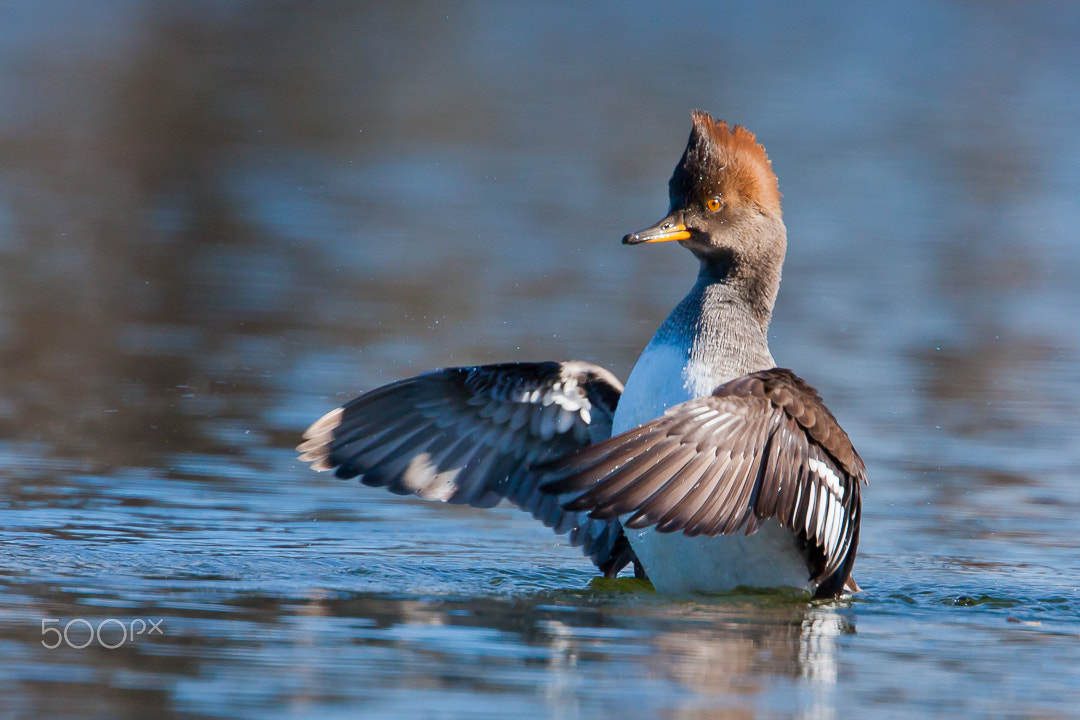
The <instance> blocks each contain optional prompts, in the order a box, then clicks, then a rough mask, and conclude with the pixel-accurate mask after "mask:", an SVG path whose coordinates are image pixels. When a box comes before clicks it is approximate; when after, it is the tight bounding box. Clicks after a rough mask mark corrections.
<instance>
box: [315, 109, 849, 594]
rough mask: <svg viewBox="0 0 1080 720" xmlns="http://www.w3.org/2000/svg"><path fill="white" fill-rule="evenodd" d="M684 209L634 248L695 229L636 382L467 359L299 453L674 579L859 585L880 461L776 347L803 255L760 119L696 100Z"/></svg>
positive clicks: (320, 427)
mask: <svg viewBox="0 0 1080 720" xmlns="http://www.w3.org/2000/svg"><path fill="white" fill-rule="evenodd" d="M691 121H692V125H691V130H690V136H689V139H688V140H687V144H686V148H685V150H684V151H683V154H682V157H681V158H680V160H679V162H678V164H677V165H676V167H675V171H674V173H673V174H672V176H671V179H670V180H669V182H668V199H669V208H668V212H667V214H666V215H665V216H664V217H663V218H662V219H661V220H660V221H659V222H657V223H655V224H654V225H652V226H650V227H648V228H645V229H643V230H639V231H637V232H633V233H630V234H628V235H626V236H625V237H624V238H623V240H622V242H623V244H624V245H629V246H637V245H646V244H654V243H663V242H677V243H678V244H680V245H682V246H683V247H684V248H686V249H687V250H689V251H690V252H691V253H693V255H694V256H695V258H696V259H697V260H698V263H699V268H698V274H697V278H696V280H695V282H694V285H693V286H692V287H691V288H690V291H689V292H688V293H687V295H686V296H685V297H684V298H683V300H682V301H681V302H680V303H679V304H678V305H677V306H676V307H675V309H674V310H672V311H671V313H670V314H669V315H668V317H667V319H665V320H664V322H663V323H662V324H661V325H660V328H659V329H658V330H657V331H656V334H655V335H653V337H652V339H651V340H650V341H649V343H648V344H647V345H646V347H645V349H644V350H643V351H642V353H641V356H640V357H639V359H638V360H637V362H636V364H635V365H634V367H633V369H632V371H631V373H630V376H629V378H628V379H627V382H626V385H625V387H624V386H623V384H622V383H621V382H620V381H619V379H618V378H617V377H616V376H615V375H614V374H613V373H611V372H610V371H609V370H607V369H606V368H603V367H601V366H599V365H595V364H593V363H588V362H583V361H579V360H570V361H563V362H531V363H529V362H525V363H502V364H492V365H478V366H472V367H451V368H443V369H437V370H433V371H430V372H427V373H424V374H421V375H419V376H416V377H412V378H407V379H403V380H399V381H397V382H394V383H390V384H388V385H385V386H383V387H379V388H376V389H373V390H370V391H368V392H366V393H363V394H361V395H359V396H358V397H356V398H355V399H353V400H351V401H350V402H348V403H346V404H344V405H342V406H341V407H338V408H335V409H334V410H331V411H330V412H328V413H327V414H326V415H324V416H323V417H322V418H320V419H318V420H316V421H315V422H314V423H313V424H312V425H311V426H310V427H309V428H308V429H307V431H306V432H305V433H304V435H303V441H302V442H301V444H300V445H299V446H298V447H297V450H298V452H299V453H300V459H301V460H302V461H303V462H306V463H309V464H310V465H311V467H312V468H313V469H314V470H317V471H322V472H333V473H334V475H335V476H336V477H338V478H342V479H348V478H355V477H358V478H359V479H360V482H361V483H363V484H365V485H368V486H372V487H382V488H385V489H387V490H389V491H390V492H392V493H395V494H399V495H415V496H417V497H419V498H422V499H426V500H433V501H439V502H445V503H456V504H468V505H472V506H475V507H491V506H494V505H496V504H498V503H499V502H502V501H506V502H509V503H510V504H512V505H514V506H516V507H518V508H520V509H522V510H524V511H525V512H528V513H529V514H531V515H532V516H533V517H534V518H536V519H537V520H540V521H541V522H543V523H544V524H545V525H547V526H548V527H550V528H552V529H553V530H554V531H555V532H556V533H559V534H562V535H566V537H567V539H568V541H569V543H570V544H571V545H572V546H575V547H581V548H582V550H583V552H584V554H585V555H586V556H587V557H589V558H590V559H591V560H592V562H593V563H594V565H595V566H596V567H597V569H598V570H599V572H600V573H602V574H603V575H604V576H605V577H614V576H616V575H618V574H619V573H620V572H621V571H622V570H623V569H625V568H627V567H628V566H631V565H632V566H633V572H634V574H635V575H636V576H637V577H639V578H643V579H647V580H649V581H650V582H651V583H652V585H653V587H654V588H655V589H656V590H657V591H658V592H661V593H673V594H698V593H724V592H730V591H734V590H736V589H740V588H754V589H788V590H794V591H796V592H799V593H805V594H807V595H810V596H812V597H815V598H837V597H840V596H841V595H842V594H844V593H846V592H858V591H860V589H861V588H860V587H859V585H858V583H856V582H855V580H854V579H853V578H852V569H853V566H854V563H855V557H856V554H857V550H858V544H859V529H860V522H861V510H862V500H861V488H862V486H863V485H866V484H867V482H868V480H867V474H866V466H865V464H864V462H863V460H862V458H861V457H860V456H859V453H858V452H857V451H856V449H855V447H854V445H853V444H852V442H851V440H850V438H849V437H848V435H847V433H846V432H845V431H844V430H843V428H842V427H841V426H840V424H839V422H838V421H837V420H836V418H835V417H834V416H833V414H832V412H831V411H830V410H829V409H828V407H826V405H825V404H824V402H823V401H822V399H821V397H820V395H819V394H818V392H817V391H816V390H815V389H814V388H813V387H811V386H810V385H809V384H807V383H806V382H805V381H804V380H803V379H801V378H800V377H798V376H797V375H796V374H795V373H794V372H792V371H791V370H788V369H786V368H780V367H777V365H776V362H775V360H774V359H773V356H772V354H771V352H770V350H769V344H768V329H769V323H770V321H771V318H772V312H773V308H774V305H775V303H776V298H777V294H778V291H779V287H780V278H781V271H782V268H783V263H784V257H785V254H786V250H787V230H786V227H785V225H784V222H783V218H782V209H781V194H780V190H779V183H778V180H777V177H776V174H775V172H774V171H773V169H772V164H771V162H770V160H769V157H768V155H767V153H766V151H765V148H764V147H763V146H762V145H761V144H760V143H759V142H758V141H757V138H756V137H755V135H754V134H753V133H751V132H750V131H749V130H747V129H746V128H745V127H743V126H741V125H734V126H730V125H728V123H726V122H724V121H722V120H717V119H714V118H713V117H712V116H711V115H710V114H708V113H707V112H704V111H699V110H696V111H694V112H693V113H692V114H691Z"/></svg>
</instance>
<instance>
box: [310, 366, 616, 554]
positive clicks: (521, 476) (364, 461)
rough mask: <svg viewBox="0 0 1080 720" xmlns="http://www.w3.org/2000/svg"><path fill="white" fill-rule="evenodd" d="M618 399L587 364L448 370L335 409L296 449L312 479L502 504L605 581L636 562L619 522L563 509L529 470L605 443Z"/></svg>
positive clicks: (612, 385) (610, 379)
mask: <svg viewBox="0 0 1080 720" xmlns="http://www.w3.org/2000/svg"><path fill="white" fill-rule="evenodd" d="M621 394H622V383H620V382H619V380H618V379H617V378H616V377H615V376H614V375H612V374H611V373H610V372H608V371H607V370H605V369H604V368H601V367H598V366H596V365H592V364H590V363H585V362H577V361H571V362H564V363H555V362H545V363H512V364H501V365H483V366H477V367H461V368H446V369H444V370H435V371H432V372H429V373H425V374H423V375H420V376H418V377H414V378H409V379H407V380H401V381H399V382H395V383H391V384H390V385H385V386H383V387H381V388H377V389H375V390H372V391H370V392H368V393H365V394H363V395H361V396H359V397H358V398H356V399H355V400H352V401H351V402H349V403H347V404H346V405H344V406H342V407H339V408H337V409H336V410H332V411H331V412H329V413H327V414H326V415H325V416H323V417H322V418H321V419H320V420H318V421H316V422H315V423H314V424H313V425H312V426H311V427H310V428H308V430H307V432H305V433H304V442H303V443H302V444H301V445H300V446H299V447H298V448H297V450H298V451H299V452H300V453H301V455H300V459H301V460H303V461H304V462H309V463H311V466H312V468H314V469H315V470H319V471H327V470H333V471H334V474H335V475H336V476H337V477H339V478H351V477H356V476H358V475H359V476H360V480H361V482H363V483H364V484H365V485H371V486H373V487H385V488H386V489H387V490H389V491H390V492H393V493H397V494H399V495H408V494H413V495H416V496H418V497H421V498H424V499H426V500H438V501H441V502H448V503H464V504H469V505H473V506H476V507H491V506H493V505H495V504H496V503H498V502H499V501H500V500H502V499H504V498H505V499H506V500H509V501H510V502H512V503H513V504H514V505H517V506H518V507H519V508H521V509H522V510H525V511H527V512H529V513H530V514H532V515H533V517H535V518H537V519H538V520H540V521H542V522H543V523H544V524H545V525H547V526H549V527H551V528H553V529H554V530H555V532H557V533H569V536H570V542H571V544H573V545H579V546H583V547H584V550H585V553H586V554H587V555H589V556H590V557H591V558H592V559H593V561H594V562H595V563H596V564H597V566H599V567H600V568H601V570H603V571H604V572H605V573H607V574H613V573H617V572H618V570H619V569H621V568H622V567H623V566H625V565H626V564H627V562H629V560H630V559H631V558H632V555H631V554H630V551H629V547H628V545H627V544H626V542H625V540H624V539H622V540H621V541H620V539H621V538H622V528H621V526H620V525H619V522H618V520H617V519H604V520H598V519H592V518H589V517H587V515H586V513H583V512H577V511H568V510H564V509H563V508H562V507H560V506H559V503H558V499H557V498H556V497H554V496H552V495H549V494H547V493H543V492H540V490H539V488H538V487H537V485H538V476H537V475H536V474H535V473H533V472H531V470H530V468H531V466H533V465H537V464H542V463H545V462H549V461H552V460H555V459H557V458H559V457H562V456H563V455H566V454H567V453H570V452H573V451H575V450H578V449H580V448H582V447H585V446H587V445H590V444H592V443H595V442H600V441H602V440H606V439H607V438H608V437H610V436H611V417H612V414H613V413H614V412H615V406H616V405H617V404H618V401H619V396H620V395H621ZM616 565H617V567H615V566H616Z"/></svg>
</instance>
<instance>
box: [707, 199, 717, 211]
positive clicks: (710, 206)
mask: <svg viewBox="0 0 1080 720" xmlns="http://www.w3.org/2000/svg"><path fill="white" fill-rule="evenodd" d="M705 208H706V209H707V210H708V211H709V212H716V211H717V210H719V209H720V198H719V197H711V198H709V199H708V200H706V201H705Z"/></svg>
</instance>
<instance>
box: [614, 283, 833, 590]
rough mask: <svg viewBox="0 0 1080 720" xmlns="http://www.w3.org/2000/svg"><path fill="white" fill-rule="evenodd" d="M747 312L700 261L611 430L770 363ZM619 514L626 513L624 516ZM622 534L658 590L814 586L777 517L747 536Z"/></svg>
mask: <svg viewBox="0 0 1080 720" xmlns="http://www.w3.org/2000/svg"><path fill="white" fill-rule="evenodd" d="M759 327H760V326H759V325H758V323H757V322H756V321H754V319H753V317H752V315H751V313H750V312H749V311H748V310H747V309H746V308H745V307H744V306H743V304H742V303H741V302H740V301H739V299H738V298H737V297H735V296H734V295H733V293H732V292H731V290H730V288H729V287H728V286H726V285H725V284H724V283H723V282H722V280H720V279H718V278H716V277H714V276H713V275H712V274H711V273H710V272H709V269H708V266H703V267H702V271H701V273H700V274H699V275H698V279H697V282H696V283H695V284H694V287H693V288H692V289H691V290H690V292H689V293H688V294H687V296H686V297H685V298H684V299H683V300H682V302H680V303H679V305H678V306H677V307H676V308H675V309H674V310H673V311H672V312H671V314H670V315H669V316H668V317H667V319H666V320H665V321H664V323H663V325H661V326H660V329H659V330H657V332H656V334H655V335H654V336H653V338H652V340H651V341H650V342H649V344H648V345H647V346H646V347H645V349H644V351H642V353H641V356H640V358H638V361H637V363H636V364H635V365H634V369H633V370H632V371H631V373H630V377H629V379H628V380H627V381H626V387H625V389H624V390H623V394H622V397H621V398H620V400H619V405H618V407H617V408H616V410H615V415H614V418H613V420H612V428H611V431H612V434H613V435H618V434H620V433H623V432H626V431H630V430H632V429H633V428H635V427H637V426H639V425H642V424H643V423H646V422H648V421H650V420H653V419H655V418H657V417H660V416H661V415H663V414H664V412H665V411H666V410H668V409H669V408H671V407H674V406H677V405H679V404H681V403H684V402H686V401H688V400H693V399H696V398H700V397H703V396H706V395H709V394H710V393H711V392H712V391H713V390H715V389H716V388H717V387H718V386H720V385H723V384H724V383H726V382H728V381H730V380H732V379H734V378H737V377H740V376H742V375H745V374H747V373H751V372H755V371H758V370H766V369H769V368H772V367H775V366H776V363H775V361H774V360H773V357H772V355H771V354H770V353H769V350H768V344H767V342H766V338H765V336H764V334H763V333H760V332H758V330H759ZM624 519H625V516H624ZM626 534H627V539H628V541H629V543H630V546H631V548H633V551H634V553H635V555H636V556H637V558H638V560H639V561H640V562H641V564H642V565H643V567H644V568H645V569H646V572H647V573H648V577H649V580H650V581H651V582H652V584H653V586H654V587H655V588H656V590H657V591H658V592H663V593H677V594H688V593H717V592H727V591H730V590H734V589H735V588H737V587H752V588H776V587H790V588H795V589H797V590H802V591H805V592H814V590H815V589H816V588H815V585H814V584H813V583H812V582H811V581H810V578H809V575H808V573H807V571H806V559H805V553H804V552H803V551H802V549H801V548H800V547H799V544H798V543H797V542H796V541H795V537H794V536H793V535H792V533H791V531H790V530H789V529H787V528H782V527H780V525H779V523H778V522H776V521H775V520H770V521H767V522H765V523H763V524H762V525H761V527H760V528H758V530H757V532H755V533H754V534H753V535H746V534H744V533H733V534H731V535H719V536H716V537H687V536H686V535H684V534H682V533H677V532H674V533H660V532H657V531H656V530H655V529H654V528H651V527H649V528H642V529H640V530H628V531H627V533H626Z"/></svg>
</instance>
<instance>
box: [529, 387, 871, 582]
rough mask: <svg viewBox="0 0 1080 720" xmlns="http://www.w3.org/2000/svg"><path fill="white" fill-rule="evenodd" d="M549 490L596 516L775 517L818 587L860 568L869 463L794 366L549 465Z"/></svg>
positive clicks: (720, 526) (732, 520)
mask: <svg viewBox="0 0 1080 720" xmlns="http://www.w3.org/2000/svg"><path fill="white" fill-rule="evenodd" d="M543 469H544V471H546V472H547V473H548V477H549V478H553V479H552V480H550V481H549V482H547V483H545V484H544V485H543V490H544V491H545V492H552V493H568V492H578V493H580V494H579V495H577V496H576V497H575V498H573V499H572V500H570V501H569V502H567V503H565V504H564V507H565V508H566V509H567V510H570V511H575V512H588V513H589V517H591V518H595V519H598V520H604V519H609V518H618V517H620V516H624V515H630V517H629V518H627V519H626V521H625V525H626V527H628V528H642V527H648V526H652V525H655V526H656V530H657V531H659V532H678V531H681V532H683V533H685V534H687V535H691V536H694V535H706V536H713V535H723V534H730V533H734V532H739V531H742V532H745V533H746V534H747V535H749V534H753V533H754V532H756V531H757V529H758V527H759V526H760V524H761V523H762V522H763V521H764V520H766V519H768V518H776V519H777V520H778V521H779V522H780V524H781V525H782V526H784V527H788V528H791V529H792V531H793V532H794V534H795V535H796V537H797V538H798V539H799V541H800V543H801V544H803V546H804V547H805V548H806V552H807V560H808V563H809V566H810V572H811V577H812V578H813V579H814V581H815V582H817V583H819V588H818V594H819V595H823V594H827V595H835V594H839V592H840V591H841V590H842V589H843V586H844V584H845V583H846V582H847V581H848V579H849V577H850V574H851V565H852V563H853V562H854V559H855V551H856V548H857V546H858V541H859V513H860V505H861V500H860V483H865V482H866V468H865V466H864V465H863V461H862V459H861V458H860V457H859V454H858V453H857V452H856V451H855V448H854V447H853V446H852V444H851V441H850V440H849V439H848V436H847V434H846V433H845V432H844V431H843V429H842V428H841V427H840V425H839V423H837V422H836V419H835V418H834V417H833V415H832V413H831V412H829V410H828V408H826V407H825V405H824V403H823V402H822V401H821V398H820V397H819V396H818V394H817V391H815V390H814V389H813V388H812V387H810V386H809V385H807V384H806V383H805V382H803V381H802V380H801V379H799V378H798V377H797V376H795V374H794V373H792V372H791V371H790V370H783V369H780V368H774V369H772V370H765V371H763V372H757V373H753V374H750V375H745V376H743V377H740V378H736V379H735V380H732V381H731V382H728V383H725V384H724V385H721V386H720V387H718V388H717V389H716V390H715V391H714V392H713V394H712V395H708V396H706V397H703V398H698V399H696V400H691V401H689V402H686V403H682V404H681V405H677V406H675V407H673V408H671V409H669V410H668V411H667V412H666V413H665V414H664V416H663V417H660V418H658V419H656V420H653V421H651V422H648V423H645V424H644V425H641V426H639V427H637V428H635V429H633V430H630V431H628V432H625V433H622V434H621V435H618V436H617V437H614V438H611V439H610V440H607V441H605V442H602V443H599V444H597V445H593V446H591V447H589V448H586V449H584V450H581V451H580V452H578V453H576V454H575V455H571V456H567V457H564V458H562V459H560V460H556V461H554V462H553V463H550V464H549V465H548V466H547V467H545V468H543Z"/></svg>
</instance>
